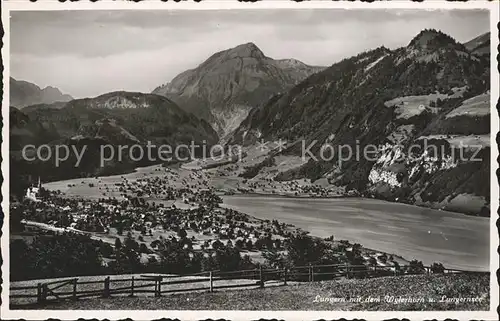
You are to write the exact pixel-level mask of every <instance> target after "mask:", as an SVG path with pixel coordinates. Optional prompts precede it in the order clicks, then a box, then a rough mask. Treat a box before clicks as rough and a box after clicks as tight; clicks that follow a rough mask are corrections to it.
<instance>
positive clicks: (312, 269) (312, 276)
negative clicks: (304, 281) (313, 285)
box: [311, 265, 314, 282]
mask: <svg viewBox="0 0 500 321" xmlns="http://www.w3.org/2000/svg"><path fill="white" fill-rule="evenodd" d="M311 282H314V266H312V265H311Z"/></svg>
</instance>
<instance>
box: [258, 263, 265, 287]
mask: <svg viewBox="0 0 500 321" xmlns="http://www.w3.org/2000/svg"><path fill="white" fill-rule="evenodd" d="M259 278H260V287H261V288H263V287H264V273H263V272H262V265H261V266H259Z"/></svg>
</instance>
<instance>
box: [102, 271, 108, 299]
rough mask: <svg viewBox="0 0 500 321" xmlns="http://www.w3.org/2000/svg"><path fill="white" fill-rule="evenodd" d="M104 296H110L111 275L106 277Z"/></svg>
mask: <svg viewBox="0 0 500 321" xmlns="http://www.w3.org/2000/svg"><path fill="white" fill-rule="evenodd" d="M102 296H103V297H105V298H109V276H108V277H106V278H105V279H104V292H103V294H102Z"/></svg>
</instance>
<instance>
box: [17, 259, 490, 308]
mask: <svg viewBox="0 0 500 321" xmlns="http://www.w3.org/2000/svg"><path fill="white" fill-rule="evenodd" d="M424 273H431V268H430V267H428V266H427V267H424V269H423V270H421V271H411V272H408V267H407V266H402V267H401V268H400V269H395V268H394V267H388V266H387V267H383V266H366V265H347V264H334V265H308V266H298V267H294V268H292V269H263V268H262V267H261V268H259V269H255V270H240V271H230V272H221V271H209V272H201V273H196V274H187V275H140V276H131V277H126V278H123V277H120V276H113V277H110V276H107V277H105V278H103V279H101V280H80V279H79V278H69V279H64V280H56V281H51V282H43V283H38V284H37V285H32V286H11V287H10V305H11V306H13V307H15V306H26V305H43V304H46V303H50V302H57V301H59V300H78V299H80V298H89V297H103V298H109V297H111V296H131V297H133V296H135V295H138V294H141V295H150V296H155V297H160V296H162V295H163V294H169V293H180V292H192V291H206V292H213V291H215V290H217V289H229V288H245V287H255V288H263V287H264V286H277V285H280V286H282V285H287V282H314V281H322V280H333V279H336V278H341V277H346V278H373V277H381V276H390V275H401V274H424ZM444 273H487V272H471V271H463V270H453V269H445V271H444Z"/></svg>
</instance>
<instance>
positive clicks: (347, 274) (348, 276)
mask: <svg viewBox="0 0 500 321" xmlns="http://www.w3.org/2000/svg"><path fill="white" fill-rule="evenodd" d="M345 275H346V277H347V278H348V279H350V278H351V276H350V275H349V264H348V263H347V262H346V263H345Z"/></svg>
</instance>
